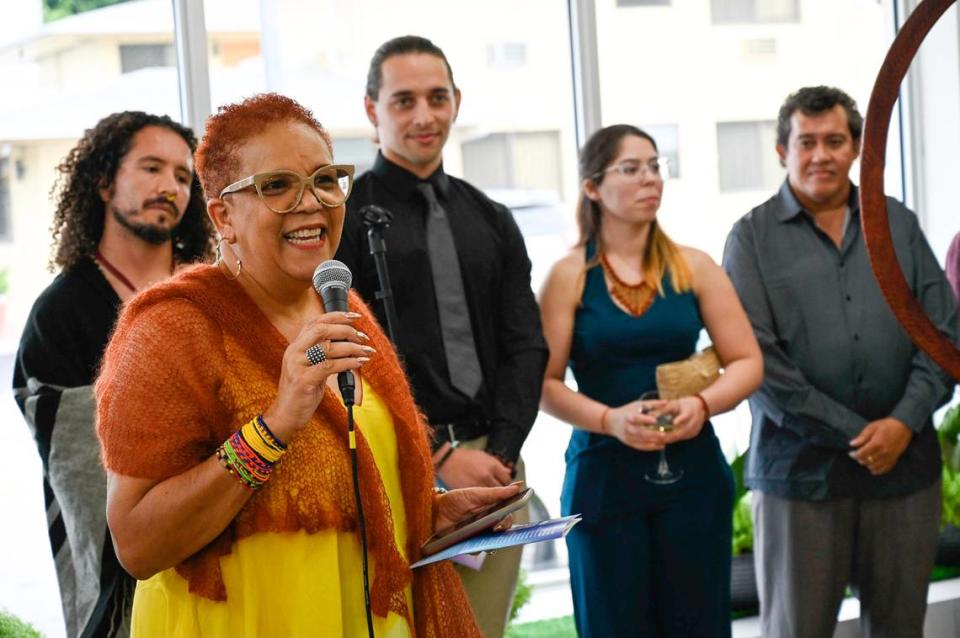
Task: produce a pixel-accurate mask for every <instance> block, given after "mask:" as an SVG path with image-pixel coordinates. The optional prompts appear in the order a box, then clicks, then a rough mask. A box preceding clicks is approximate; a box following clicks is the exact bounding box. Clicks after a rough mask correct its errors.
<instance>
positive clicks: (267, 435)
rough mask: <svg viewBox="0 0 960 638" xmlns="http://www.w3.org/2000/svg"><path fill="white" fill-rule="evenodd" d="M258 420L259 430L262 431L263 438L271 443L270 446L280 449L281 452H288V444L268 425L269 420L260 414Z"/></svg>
mask: <svg viewBox="0 0 960 638" xmlns="http://www.w3.org/2000/svg"><path fill="white" fill-rule="evenodd" d="M254 420H255V421H256V427H257V432H259V433H260V436H262V437H263V440H264V441H265V442H266V443H267V444H268V445H270V447H272V448H275V449H277V450H279V451H280V452H286V451H287V446H286V445H285V444H284V443H283V441H281V440H280V439H279V438H277V436H276V435H275V434H274V433H273V432H272V431H271V430H270V428H269V427H267V422H266V421H264V420H263V415H262V414H258V415H257V418H256V419H254Z"/></svg>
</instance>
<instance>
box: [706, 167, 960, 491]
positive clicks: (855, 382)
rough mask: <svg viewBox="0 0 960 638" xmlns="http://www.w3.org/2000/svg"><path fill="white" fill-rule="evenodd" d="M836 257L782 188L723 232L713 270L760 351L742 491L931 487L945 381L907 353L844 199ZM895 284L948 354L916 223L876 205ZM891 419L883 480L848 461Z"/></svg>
mask: <svg viewBox="0 0 960 638" xmlns="http://www.w3.org/2000/svg"><path fill="white" fill-rule="evenodd" d="M848 206H849V220H848V223H847V224H846V229H845V232H844V236H843V241H842V244H841V247H840V248H839V249H838V248H837V246H836V244H834V243H833V240H831V239H830V237H828V236H827V234H826V233H824V232H823V231H822V230H820V229H819V228H817V226H816V224H815V223H814V221H813V218H812V216H811V215H810V213H809V212H807V211H805V210H804V209H803V208H802V207H801V206H800V204H799V203H798V202H797V199H796V197H795V196H794V195H793V192H792V191H791V189H790V187H789V185H788V183H787V182H786V181H785V182H784V184H783V186H782V187H781V188H780V191H779V192H778V193H777V194H776V195H774V196H773V197H771V198H770V199H769V200H767V201H766V202H765V203H763V204H762V205H760V206H758V207H756V208H754V209H753V210H752V211H750V212H749V213H747V215H745V216H744V217H743V218H742V219H740V220H739V221H738V222H737V223H736V224H735V225H734V227H733V229H732V230H731V231H730V235H729V236H728V237H727V244H726V247H725V249H724V255H723V265H724V268H725V269H726V270H727V272H728V273H729V274H730V278H731V280H732V281H733V285H734V287H735V288H736V290H737V294H738V295H739V296H740V300H741V302H742V303H743V306H744V308H745V309H746V311H747V314H748V315H749V317H750V322H751V323H752V325H753V329H754V332H755V333H756V335H757V339H758V341H759V342H760V347H761V349H762V350H763V359H764V381H763V385H762V386H761V387H760V389H759V390H758V391H757V392H756V393H754V395H753V396H752V397H751V398H750V411H751V413H752V416H753V428H752V431H751V435H750V454H749V457H748V463H747V470H746V481H747V484H748V485H749V486H750V487H752V488H754V489H759V490H762V491H764V492H768V493H771V494H774V495H777V496H781V497H784V498H797V499H805V500H824V499H830V498H843V497H855V498H876V497H884V496H894V495H901V494H908V493H911V492H914V491H916V490H918V489H920V488H923V487H926V486H928V485H931V484H933V483H934V482H935V481H936V480H937V479H938V478H939V476H940V452H939V446H938V444H937V438H936V432H935V431H934V429H933V425H932V421H931V415H932V413H933V411H934V410H935V409H936V408H937V407H938V406H940V405H942V404H943V403H944V402H945V401H946V400H947V399H948V398H949V396H950V394H951V392H952V390H953V381H952V380H951V379H950V378H949V377H948V376H947V375H946V374H945V373H944V372H942V371H941V370H940V368H939V367H938V366H937V365H936V364H935V363H933V362H932V361H931V360H930V359H929V357H927V356H926V355H925V354H923V353H922V352H920V351H919V350H918V349H917V348H916V347H915V346H914V345H913V343H912V342H911V341H910V339H909V337H908V336H907V334H906V332H904V330H903V328H901V327H900V324H898V323H897V320H896V318H895V317H894V316H893V313H892V312H891V311H890V309H889V308H888V307H887V304H886V301H885V300H884V298H883V295H882V293H881V292H880V288H879V286H878V284H877V282H876V280H875V279H874V276H873V271H872V270H871V268H870V260H869V256H868V255H867V250H866V246H865V245H864V241H863V233H862V230H861V225H860V204H859V200H858V195H857V188H856V187H852V188H851V193H850V200H849V203H848ZM887 211H888V217H889V220H890V231H891V235H892V237H893V243H894V247H895V249H896V253H897V257H898V259H899V261H900V266H901V269H902V270H903V274H904V276H905V277H906V280H907V283H908V284H909V285H910V288H911V290H913V293H914V295H915V296H916V297H917V299H918V301H919V302H920V304H921V305H922V306H923V308H924V309H925V310H926V312H927V314H928V315H929V316H930V318H931V319H932V320H933V322H934V323H935V324H936V325H937V326H938V327H939V329H940V330H941V331H942V332H943V333H944V334H946V335H947V336H948V337H949V338H950V339H951V340H953V341H954V342H956V332H955V326H956V302H955V300H954V297H953V294H952V292H951V290H950V287H949V284H948V283H947V280H946V277H945V276H944V273H943V270H941V268H940V265H939V264H938V263H937V260H936V258H935V257H934V255H933V252H932V251H931V250H930V246H929V245H928V244H927V241H926V238H925V237H924V236H923V233H922V231H921V230H920V227H919V224H918V223H917V218H916V216H915V215H914V214H913V213H912V212H911V211H909V210H908V209H907V208H906V207H905V206H904V205H903V204H901V203H900V202H898V201H896V200H894V199H892V198H887ZM889 416H892V417H894V418H897V419H899V420H900V421H902V422H903V423H905V424H906V425H907V427H909V428H910V429H911V430H913V432H914V436H913V439H912V440H911V442H910V445H909V446H908V448H907V450H906V451H905V452H904V454H903V456H902V457H901V458H900V460H899V462H898V463H897V465H896V466H895V467H894V469H893V470H892V471H891V472H889V473H888V474H885V475H883V476H877V477H874V476H871V475H870V473H869V472H868V471H867V470H866V469H865V468H863V467H861V466H860V465H859V464H858V463H856V462H855V461H854V460H853V459H851V458H849V456H848V453H849V452H850V449H851V448H850V444H849V442H850V440H851V439H853V438H854V437H855V436H857V434H859V433H860V431H861V430H862V429H863V428H864V426H866V425H867V423H868V422H870V421H873V420H876V419H880V418H884V417H889Z"/></svg>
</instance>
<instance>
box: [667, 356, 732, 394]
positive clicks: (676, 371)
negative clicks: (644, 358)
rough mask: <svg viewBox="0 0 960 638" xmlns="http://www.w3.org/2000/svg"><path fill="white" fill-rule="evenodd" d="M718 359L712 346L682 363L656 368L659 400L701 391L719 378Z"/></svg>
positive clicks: (719, 366)
mask: <svg viewBox="0 0 960 638" xmlns="http://www.w3.org/2000/svg"><path fill="white" fill-rule="evenodd" d="M720 368H721V363H720V357H718V356H717V351H716V350H714V348H713V346H710V347H709V348H706V349H705V350H701V351H700V352H697V353H695V354H693V355H692V356H690V357H689V358H687V359H684V360H683V361H674V362H672V363H662V364H660V365H658V366H657V370H656V373H657V391H658V392H659V393H660V398H661V399H679V398H680V397H686V396H691V395H693V394H698V393H700V392H701V391H703V390H704V389H705V388H706V387H707V386H709V385H710V384H711V383H713V382H714V381H716V380H717V379H718V378H719V377H720Z"/></svg>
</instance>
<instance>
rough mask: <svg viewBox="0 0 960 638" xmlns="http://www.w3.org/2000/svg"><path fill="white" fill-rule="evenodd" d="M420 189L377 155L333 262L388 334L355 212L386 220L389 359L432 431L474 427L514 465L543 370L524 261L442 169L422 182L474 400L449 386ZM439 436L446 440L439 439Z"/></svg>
mask: <svg viewBox="0 0 960 638" xmlns="http://www.w3.org/2000/svg"><path fill="white" fill-rule="evenodd" d="M420 181H421V180H420V179H419V178H417V177H416V176H415V175H413V174H412V173H410V172H408V171H406V170H404V169H403V168H400V167H399V166H397V165H396V164H393V163H392V162H390V161H389V160H387V159H386V158H384V157H383V155H382V154H378V156H377V160H376V162H375V163H374V166H373V168H372V169H371V170H370V171H368V172H367V173H364V174H363V175H361V176H360V177H359V178H358V179H357V182H356V184H355V185H354V188H353V193H352V194H351V195H350V199H349V200H348V201H347V211H348V212H347V218H346V222H345V224H344V229H343V237H342V239H341V241H340V248H339V250H338V251H337V259H340V260H341V261H343V262H344V263H345V264H346V265H347V266H348V267H349V268H350V270H351V271H352V272H353V287H354V288H355V289H356V290H357V292H358V293H360V295H361V296H362V297H363V298H364V300H366V302H367V303H368V304H369V305H370V307H371V308H372V309H373V310H374V312H375V313H376V315H377V318H378V319H379V320H380V324H381V325H383V326H386V315H385V313H384V311H383V306H382V303H381V302H380V301H379V300H377V299H376V297H375V293H376V291H378V290H379V289H380V284H379V281H378V279H377V272H376V267H375V265H374V261H373V257H372V256H371V254H370V250H369V245H368V241H367V229H366V228H365V226H364V225H363V219H362V216H361V215H360V214H359V212H358V211H359V210H360V209H361V208H363V207H364V206H366V205H367V204H376V205H378V206H382V207H383V208H386V209H387V210H389V211H390V212H391V213H393V222H392V223H391V225H390V227H389V228H388V229H387V230H386V231H384V240H385V242H386V245H387V267H388V270H389V273H390V283H391V288H392V289H393V295H394V305H395V307H396V311H397V319H398V323H399V325H398V326H397V343H396V346H397V350H398V351H399V352H400V355H401V358H402V359H403V361H404V363H405V365H406V369H407V374H408V375H409V377H410V382H411V384H412V385H413V391H414V396H415V398H416V400H417V403H418V404H419V405H420V407H421V409H423V411H424V413H425V414H426V416H427V419H428V420H429V421H430V423H431V424H432V425H434V426H435V428H437V429H440V428H439V426H442V425H445V424H447V423H455V424H461V423H471V424H480V425H479V427H480V429H481V430H485V431H483V432H481V433H482V434H487V435H488V440H487V451H489V452H491V453H493V454H496V455H497V456H499V457H501V458H503V459H504V460H506V461H515V460H516V459H517V457H518V456H519V454H520V448H521V446H522V445H523V441H524V439H525V438H526V436H527V433H528V432H529V431H530V428H531V427H532V425H533V422H534V420H535V419H536V416H537V409H538V404H539V401H540V389H541V386H542V383H543V373H544V369H545V368H546V363H547V346H546V343H545V341H544V339H543V333H542V331H541V329H540V313H539V310H538V308H537V303H536V300H535V299H534V296H533V292H532V291H531V290H530V260H529V258H528V257H527V251H526V247H525V246H524V243H523V237H522V236H521V234H520V229H519V228H518V227H517V224H516V222H515V221H514V219H513V216H512V215H511V213H510V211H509V210H508V209H507V208H506V207H504V206H502V205H501V204H497V203H496V202H493V201H491V200H490V199H489V198H487V197H486V196H485V195H484V194H483V193H481V192H480V191H479V190H477V189H476V188H474V187H473V186H471V185H470V184H468V183H466V182H464V181H463V180H460V179H457V178H454V177H450V176H448V175H447V174H446V173H444V172H443V167H442V166H441V167H440V168H439V169H437V171H436V172H435V173H433V175H431V176H430V177H429V178H428V180H426V181H429V182H430V183H431V184H432V185H433V188H434V190H435V192H436V193H437V196H438V199H439V200H440V203H441V204H442V205H443V207H444V209H445V210H446V212H447V216H448V218H449V220H450V227H451V230H452V232H453V237H454V242H455V243H456V246H457V253H458V256H459V259H460V271H461V274H462V276H463V286H464V293H465V295H466V299H467V304H468V306H469V311H470V321H471V326H472V328H473V336H474V341H475V345H476V349H477V356H478V358H479V360H480V367H481V369H482V371H483V384H482V385H481V387H480V390H479V391H478V393H477V395H476V396H475V397H467V396H466V395H464V394H462V393H461V392H460V391H458V390H457V389H455V388H454V387H453V386H452V384H451V383H450V376H449V374H448V372H447V361H446V356H445V354H444V349H443V340H442V337H441V332H440V320H439V317H438V313H437V302H436V297H435V295H434V289H433V275H432V271H431V269H430V258H429V254H428V252H427V238H426V216H427V212H428V207H427V203H426V200H425V199H424V198H423V196H422V195H421V194H420V192H419V191H418V190H417V184H418V183H419V182H420ZM438 434H439V435H441V436H442V435H443V434H444V432H438Z"/></svg>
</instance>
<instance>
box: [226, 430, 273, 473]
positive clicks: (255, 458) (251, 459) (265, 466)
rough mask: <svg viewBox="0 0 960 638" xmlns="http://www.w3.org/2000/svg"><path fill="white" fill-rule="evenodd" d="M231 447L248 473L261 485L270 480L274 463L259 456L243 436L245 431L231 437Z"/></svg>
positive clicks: (235, 433)
mask: <svg viewBox="0 0 960 638" xmlns="http://www.w3.org/2000/svg"><path fill="white" fill-rule="evenodd" d="M230 447H232V448H233V451H234V454H236V455H237V458H238V459H239V460H240V462H241V463H243V465H244V466H245V467H246V470H247V472H249V473H250V475H251V476H253V478H255V479H256V480H257V481H260V482H261V483H264V482H266V480H267V479H269V478H270V472H271V471H272V470H273V463H271V462H269V461H267V460H266V459H264V458H263V457H262V456H260V455H259V454H257V452H256V450H254V449H253V448H251V447H250V444H249V443H248V442H247V440H246V439H245V438H244V436H243V430H239V431H237V432H234V433H233V436H231V437H230Z"/></svg>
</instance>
